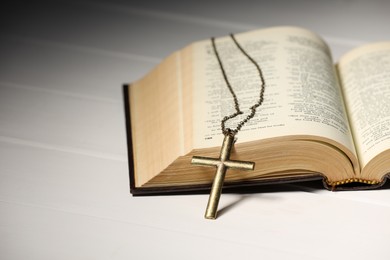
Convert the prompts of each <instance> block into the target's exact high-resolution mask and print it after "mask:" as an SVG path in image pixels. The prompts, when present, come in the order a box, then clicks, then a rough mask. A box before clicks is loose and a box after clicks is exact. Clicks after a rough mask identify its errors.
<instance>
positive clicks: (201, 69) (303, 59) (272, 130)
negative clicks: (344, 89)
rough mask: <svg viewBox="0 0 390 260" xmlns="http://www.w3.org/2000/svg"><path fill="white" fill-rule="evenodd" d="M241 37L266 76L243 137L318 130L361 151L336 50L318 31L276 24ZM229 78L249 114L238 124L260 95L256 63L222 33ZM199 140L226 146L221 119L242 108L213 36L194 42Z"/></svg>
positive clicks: (219, 40)
mask: <svg viewBox="0 0 390 260" xmlns="http://www.w3.org/2000/svg"><path fill="white" fill-rule="evenodd" d="M236 39H237V41H238V42H239V43H240V44H241V46H242V47H243V49H244V50H245V51H246V52H247V53H248V54H249V55H250V56H251V57H253V59H254V60H255V61H256V62H257V63H258V64H259V66H260V67H261V69H262V71H263V75H264V78H265V84H266V87H265V92H264V102H263V104H262V105H261V106H260V107H259V108H257V112H256V115H255V117H254V118H252V119H251V120H250V121H249V122H248V123H247V124H245V125H244V126H243V127H242V129H241V131H240V132H239V133H238V135H237V137H238V142H246V141H253V140H258V139H263V138H272V137H279V136H287V135H316V136H321V137H324V138H328V139H331V140H334V141H336V142H338V143H340V144H342V145H344V146H345V147H347V149H349V150H350V151H351V152H352V153H354V144H353V141H352V138H351V132H350V129H349V124H348V120H347V117H346V112H345V109H344V104H343V101H342V97H341V96H342V95H341V91H340V87H339V85H338V81H337V78H336V73H335V69H334V65H333V62H332V59H331V55H330V51H329V48H328V46H327V45H326V43H325V42H324V41H323V40H322V39H321V38H320V37H318V36H317V35H315V34H314V33H312V32H310V31H307V30H304V29H300V28H294V27H276V28H271V29H264V30H258V31H253V32H249V33H243V34H237V35H236ZM216 45H217V49H218V52H219V54H220V57H221V60H222V63H223V65H224V67H225V70H226V73H227V76H228V79H229V81H230V84H231V85H232V88H233V89H234V91H235V93H236V95H237V97H238V101H239V104H240V109H241V110H242V111H243V112H244V115H243V116H241V117H237V119H235V120H230V121H229V122H228V124H227V125H226V126H227V127H230V128H235V127H236V125H237V123H238V122H239V121H241V120H242V119H243V118H244V117H246V116H247V115H248V114H249V113H250V110H249V107H250V106H252V105H254V104H255V103H256V101H257V99H258V98H259V95H260V87H261V81H260V78H259V74H258V72H257V70H256V68H255V66H254V65H253V64H252V63H251V62H250V61H249V60H248V58H246V57H245V56H244V55H243V54H242V53H241V52H240V51H239V50H238V48H237V47H236V46H235V44H234V42H233V41H232V39H231V38H230V37H223V38H217V39H216ZM193 49H194V54H193V60H194V85H193V86H194V100H193V111H194V120H193V125H194V146H195V147H194V148H205V147H213V146H220V145H221V142H222V139H223V135H222V131H221V119H222V118H223V117H224V116H226V115H230V114H232V113H234V112H235V110H234V102H233V98H232V96H231V94H230V92H229V90H228V88H227V86H226V83H225V81H224V79H223V77H222V72H221V69H220V67H219V65H218V61H217V59H216V57H215V54H214V52H213V49H212V45H211V41H203V42H199V43H196V45H195V46H194V48H193Z"/></svg>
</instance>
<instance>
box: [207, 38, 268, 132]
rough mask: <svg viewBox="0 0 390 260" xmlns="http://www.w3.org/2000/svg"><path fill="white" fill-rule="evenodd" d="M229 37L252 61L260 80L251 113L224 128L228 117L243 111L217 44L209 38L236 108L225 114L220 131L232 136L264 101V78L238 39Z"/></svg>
mask: <svg viewBox="0 0 390 260" xmlns="http://www.w3.org/2000/svg"><path fill="white" fill-rule="evenodd" d="M230 37H231V38H232V40H233V42H234V43H235V45H236V46H237V48H238V49H239V50H240V51H241V53H242V54H243V55H245V56H246V57H247V58H248V59H249V61H250V62H252V64H253V65H254V66H255V67H256V69H257V71H258V73H259V77H260V81H261V87H260V95H259V99H258V100H257V102H256V103H255V104H254V105H253V106H251V107H250V110H251V113H250V114H249V115H248V116H247V117H246V118H245V119H244V120H242V121H241V122H239V123H238V124H237V127H236V128H235V129H230V128H226V122H227V121H228V120H229V119H232V118H235V117H236V116H238V115H242V114H244V112H242V111H241V110H240V104H239V103H238V98H237V95H236V93H235V92H234V90H233V87H232V86H231V84H230V82H229V79H228V77H227V75H226V71H225V68H224V67H223V64H222V61H221V58H220V56H219V53H218V50H217V46H216V44H215V38H214V37H213V38H211V43H212V45H213V50H214V54H215V56H216V57H217V60H218V64H219V67H220V68H221V72H222V76H223V78H224V80H225V83H226V86H227V87H228V89H229V92H230V94H231V95H232V97H233V101H234V108H235V110H236V112H235V113H233V114H231V115H228V116H225V117H224V118H223V119H222V120H221V129H222V133H223V134H224V135H231V136H234V135H236V134H237V133H238V131H240V130H241V128H242V127H243V125H245V124H246V123H247V122H248V121H249V120H250V119H251V118H253V117H254V116H255V114H256V108H258V107H259V106H261V104H263V101H264V90H265V80H264V76H263V72H262V70H261V68H260V65H259V64H258V63H257V62H256V61H255V60H254V59H253V58H252V57H251V56H249V54H248V53H247V52H246V51H245V50H244V49H243V48H242V47H241V45H240V44H239V43H238V41H237V40H236V38H235V37H234V35H233V34H230Z"/></svg>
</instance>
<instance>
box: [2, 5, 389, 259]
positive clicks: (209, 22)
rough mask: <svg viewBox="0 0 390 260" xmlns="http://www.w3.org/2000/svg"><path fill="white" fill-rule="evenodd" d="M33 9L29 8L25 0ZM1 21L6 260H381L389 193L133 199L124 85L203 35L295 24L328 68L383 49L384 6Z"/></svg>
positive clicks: (305, 189)
mask: <svg viewBox="0 0 390 260" xmlns="http://www.w3.org/2000/svg"><path fill="white" fill-rule="evenodd" d="M26 2H27V1H26ZM30 2H33V3H24V4H20V5H18V4H13V5H12V6H11V5H2V7H1V16H0V28H1V32H0V38H1V40H0V46H1V48H0V259H6V260H8V259H29V260H32V259H39V260H42V259H66V260H69V259H300V260H301V259H310V260H312V259H329V258H331V259H341V258H343V259H389V258H390V256H389V254H390V253H389V250H388V246H389V242H390V222H389V220H390V185H387V186H386V189H382V190H375V191H359V192H329V191H327V190H324V189H320V188H315V187H311V186H307V185H284V186H282V187H279V188H278V189H276V190H275V191H272V188H268V189H267V190H266V191H267V192H262V191H261V189H259V192H254V193H248V194H235V193H232V194H224V195H223V196H222V200H221V203H220V208H223V207H227V209H226V210H225V211H224V214H222V215H221V216H220V218H218V220H216V221H209V220H205V219H203V213H204V208H205V204H206V202H207V195H188V196H159V197H132V196H131V195H130V193H129V178H128V166H127V148H126V136H125V121H124V109H123V101H122V89H121V86H122V84H123V83H127V82H132V81H134V80H136V79H138V78H140V77H142V76H143V75H144V74H146V73H147V72H148V71H149V70H150V69H151V68H152V67H153V66H155V65H156V64H158V63H159V62H160V61H161V60H162V58H164V57H165V56H167V55H169V54H170V53H171V52H173V51H175V50H177V49H179V48H182V47H184V46H185V45H187V44H189V43H191V42H193V41H196V40H200V39H206V38H209V37H210V36H220V35H225V34H228V33H230V32H242V31H246V30H250V29H255V28H261V27H267V26H275V25H297V26H302V27H305V28H308V29H311V30H313V31H315V32H317V33H319V34H320V35H322V36H323V37H324V38H325V39H326V41H327V42H328V43H329V45H330V47H331V48H332V51H333V55H334V58H335V60H337V59H338V57H340V55H341V54H342V53H344V52H346V51H347V50H349V49H351V48H353V47H355V46H358V45H359V44H362V43H365V42H370V41H377V40H384V39H387V40H389V39H390V26H389V25H390V15H389V13H390V12H389V11H390V1H381V2H375V1H335V0H334V1H330V0H328V1H279V0H272V1H250V2H248V3H246V2H245V1H229V0H227V1H218V2H217V1H216V2H213V1H199V0H197V1H175V2H176V4H173V3H171V2H169V1H154V2H151V1H119V0H115V1H108V0H107V1H76V0H74V1H63V2H61V1H47V2H41V1H30Z"/></svg>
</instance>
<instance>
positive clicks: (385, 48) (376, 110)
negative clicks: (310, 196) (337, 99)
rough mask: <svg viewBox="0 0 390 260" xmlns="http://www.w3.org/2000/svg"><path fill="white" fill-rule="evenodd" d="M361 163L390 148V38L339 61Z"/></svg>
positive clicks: (365, 47)
mask: <svg viewBox="0 0 390 260" xmlns="http://www.w3.org/2000/svg"><path fill="white" fill-rule="evenodd" d="M338 67H339V73H340V80H341V82H342V86H343V90H344V95H345V100H346V105H347V109H348V111H349V116H350V121H351V126H352V131H353V134H354V138H355V144H356V148H357V152H358V156H359V160H360V163H361V166H362V167H364V166H365V165H366V164H367V163H368V162H369V161H370V160H371V159H372V158H373V157H375V156H376V155H377V154H379V153H381V152H383V151H385V150H387V149H390V102H389V101H390V42H382V43H375V44H369V45H366V46H362V47H360V48H358V49H355V50H353V51H351V52H349V53H348V54H346V55H345V56H343V57H342V58H341V59H340V63H339V65H338Z"/></svg>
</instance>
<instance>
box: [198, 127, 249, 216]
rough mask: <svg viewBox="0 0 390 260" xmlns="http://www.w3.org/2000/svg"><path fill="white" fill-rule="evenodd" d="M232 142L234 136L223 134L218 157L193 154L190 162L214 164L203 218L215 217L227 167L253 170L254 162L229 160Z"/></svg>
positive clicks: (204, 164)
mask: <svg viewBox="0 0 390 260" xmlns="http://www.w3.org/2000/svg"><path fill="white" fill-rule="evenodd" d="M233 143H234V136H232V135H225V139H224V140H223V144H222V148H221V153H220V155H219V159H215V158H208V157H200V156H194V157H192V160H191V163H192V164H196V165H202V166H215V167H217V171H216V174H215V178H214V182H213V186H212V187H211V192H210V197H209V202H208V204H207V209H206V214H205V218H207V219H216V218H217V209H218V202H219V198H220V197H221V192H222V186H223V181H224V179H225V174H226V170H227V169H228V168H232V169H241V170H253V169H254V168H255V163H254V162H244V161H235V160H229V157H230V152H231V150H232V147H233Z"/></svg>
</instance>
